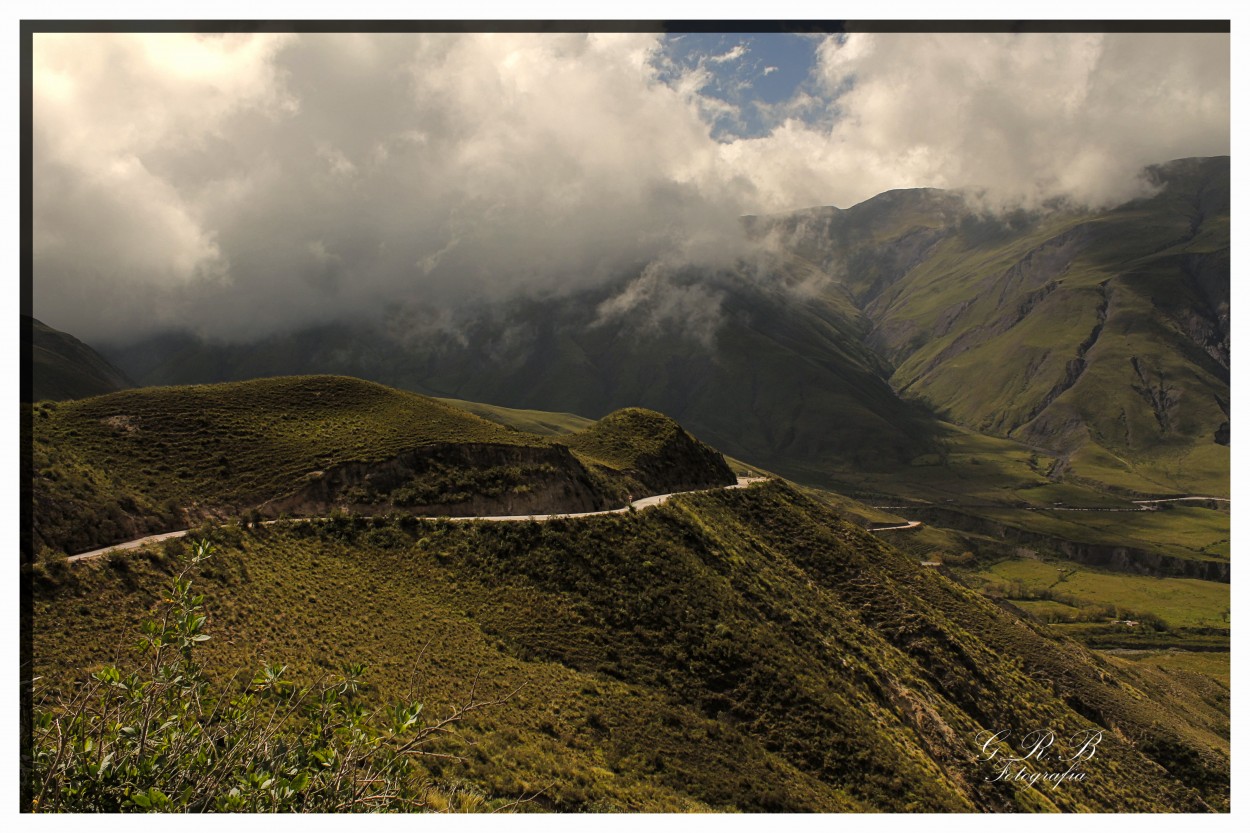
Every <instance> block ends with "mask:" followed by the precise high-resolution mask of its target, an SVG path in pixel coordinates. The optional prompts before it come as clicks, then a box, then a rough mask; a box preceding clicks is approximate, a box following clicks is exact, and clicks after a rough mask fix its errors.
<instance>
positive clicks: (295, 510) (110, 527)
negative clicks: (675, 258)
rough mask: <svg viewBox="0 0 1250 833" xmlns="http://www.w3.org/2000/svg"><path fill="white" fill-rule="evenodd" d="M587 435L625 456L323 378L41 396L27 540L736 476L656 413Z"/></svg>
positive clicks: (562, 502) (87, 543)
mask: <svg viewBox="0 0 1250 833" xmlns="http://www.w3.org/2000/svg"><path fill="white" fill-rule="evenodd" d="M652 434H653V435H654V436H652ZM585 437H588V438H591V441H590V445H589V446H588V448H591V447H593V448H597V447H598V446H595V445H594V438H599V440H600V441H601V442H603V441H604V438H611V440H612V442H615V443H617V444H619V445H618V446H617V447H619V448H622V449H633V450H634V452H635V453H634V454H633V455H632V456H631V455H625V456H620V457H613V458H611V459H599V458H595V459H590V458H587V459H586V461H585V462H583V460H582V459H580V458H579V457H578V456H577V455H576V454H575V453H574V452H573V451H570V449H569V445H570V444H574V443H573V440H572V439H567V440H564V441H563V442H557V441H555V440H552V439H548V438H545V437H540V436H538V435H535V434H527V433H525V432H522V431H517V430H515V429H512V428H508V427H505V426H502V425H500V424H498V423H496V422H491V421H489V420H486V419H483V418H481V417H478V416H476V415H474V414H470V413H468V412H467V411H464V410H461V409H459V408H455V407H452V406H451V405H448V404H446V403H444V402H440V401H437V400H434V399H430V398H428V397H425V396H420V395H417V394H413V393H408V392H405V391H399V390H395V389H392V388H387V387H384V386H382V385H378V384H374V383H372V382H365V381H361V380H359V379H351V378H347V377H336V376H309V377H283V378H275V379H259V380H254V381H251V382H240V383H227V384H219V385H199V386H186V387H168V388H144V389H139V390H133V391H124V392H120V393H115V394H110V395H108V396H100V397H95V398H92V399H89V400H82V401H75V402H64V403H41V404H40V405H38V406H36V407H35V409H34V419H33V451H34V455H33V462H34V469H35V478H34V484H33V493H34V506H35V518H34V520H35V529H34V532H35V536H34V544H35V546H36V547H40V546H43V547H48V548H50V549H52V550H53V551H61V552H78V551H82V550H87V549H91V548H92V547H96V546H100V545H105V544H111V543H116V542H119V541H124V540H128V539H130V538H135V537H139V536H141V535H143V534H146V533H149V532H155V531H164V530H168V529H177V528H185V527H186V526H188V525H190V524H193V523H196V522H198V521H199V520H201V519H203V518H207V517H219V518H220V517H229V516H238V515H240V514H243V513H245V512H251V513H256V514H259V515H260V516H263V517H277V516H279V515H282V514H292V515H305V516H310V515H311V516H315V515H325V514H328V513H330V512H331V511H333V510H335V509H343V510H348V511H353V512H356V513H359V514H372V513H378V514H381V513H386V512H394V511H398V512H404V513H408V514H418V515H421V514H428V515H509V514H530V513H551V512H584V511H594V510H600V509H605V508H609V507H612V506H620V505H622V504H623V503H624V500H625V497H626V495H627V494H630V493H632V494H633V495H634V496H635V497H641V496H644V495H647V494H655V493H659V492H665V491H674V490H676V489H678V488H682V489H684V488H702V487H707V486H712V485H717V484H722V483H732V482H733V479H734V478H733V475H732V473H731V472H730V471H729V469H728V468H727V467H726V466H725V463H724V461H723V460H722V459H721V458H720V455H719V454H717V453H716V452H715V451H712V450H711V449H709V448H707V447H706V446H703V445H702V444H700V443H699V442H698V441H696V440H694V439H693V438H692V437H690V436H689V435H688V434H686V433H685V431H683V430H682V429H681V427H680V426H678V425H677V424H676V423H674V422H673V421H672V420H669V419H668V418H667V417H664V416H663V415H660V414H648V415H647V418H646V419H644V420H642V421H637V420H631V419H630V418H629V417H628V416H614V417H610V418H609V419H608V420H605V422H604V424H602V425H592V426H591V428H590V429H589V432H588V433H587V434H586V435H585ZM573 439H582V440H584V439H585V438H582V437H576V436H575V437H574V438H573Z"/></svg>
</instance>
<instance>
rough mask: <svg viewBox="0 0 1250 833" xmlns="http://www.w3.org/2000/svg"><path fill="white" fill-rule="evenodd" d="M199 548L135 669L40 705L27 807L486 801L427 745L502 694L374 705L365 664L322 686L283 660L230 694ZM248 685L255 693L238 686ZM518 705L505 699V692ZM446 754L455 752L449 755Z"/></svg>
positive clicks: (449, 805)
mask: <svg viewBox="0 0 1250 833" xmlns="http://www.w3.org/2000/svg"><path fill="white" fill-rule="evenodd" d="M212 549H213V547H212V544H211V543H210V542H208V541H204V540H201V541H199V542H197V543H195V544H194V545H193V546H192V548H191V554H190V556H189V559H188V562H187V563H186V565H185V566H184V568H183V569H182V570H181V572H179V573H178V575H177V576H176V577H175V578H174V580H173V584H172V586H171V588H170V591H169V595H168V597H166V598H165V599H164V601H163V604H162V606H161V608H160V609H158V613H157V615H156V617H155V618H152V619H150V620H148V621H146V622H145V623H144V625H143V627H142V632H143V639H142V642H141V645H140V650H141V652H142V654H143V656H144V661H143V663H142V664H141V665H140V667H139V668H137V669H136V670H130V671H125V670H122V669H121V668H119V667H117V666H112V665H110V666H106V667H104V668H102V669H100V670H98V671H96V672H95V673H94V674H92V675H91V676H90V679H89V680H88V681H86V683H85V684H84V685H82V686H81V687H80V688H78V689H77V691H76V692H75V693H74V695H73V696H72V697H71V698H70V699H69V700H64V699H55V700H54V701H53V702H51V703H48V702H46V701H47V699H49V698H47V697H45V698H44V700H45V702H40V703H37V705H36V706H35V707H34V709H33V720H32V726H31V735H30V740H29V746H28V748H27V749H25V750H23V751H24V752H25V754H24V755H23V770H24V771H23V783H22V788H23V796H22V803H23V807H24V808H26V809H29V810H32V811H39V812H45V811H56V812H128V811H228V812H240V811H251V812H255V811H272V812H345V811H346V812H360V811H395V810H399V811H415V810H424V809H431V808H437V809H449V810H460V811H463V810H473V809H478V808H489V807H493V806H497V805H498V803H499V802H487V801H485V800H484V799H483V798H482V797H481V796H480V795H477V794H474V793H471V792H466V791H464V790H461V789H455V790H452V791H450V792H448V791H444V790H440V789H438V788H437V787H436V786H435V785H434V784H433V783H432V781H431V779H430V776H429V773H428V771H427V770H426V769H425V768H424V767H423V765H422V764H421V759H422V757H423V756H425V755H427V754H433V753H430V752H429V751H428V750H427V749H426V746H427V744H429V743H430V742H431V741H433V740H434V739H436V738H439V737H443V736H445V735H448V734H450V733H451V732H452V730H453V728H454V724H455V723H457V722H459V721H460V720H461V719H462V718H463V717H464V716H465V715H466V714H468V713H469V712H471V711H474V710H477V709H480V708H482V707H485V706H488V705H493V704H496V703H499V702H502V700H495V701H479V700H477V699H476V698H475V697H474V696H473V695H472V694H471V695H470V697H469V698H468V700H467V701H466V702H464V703H461V704H458V705H456V706H454V707H453V708H452V709H451V710H450V713H449V714H448V715H447V716H446V717H443V718H441V719H436V720H430V719H427V718H426V717H425V715H424V712H423V708H422V705H421V704H420V703H418V702H409V701H399V702H394V703H391V704H389V705H387V706H385V707H383V708H379V709H376V710H371V709H369V708H367V707H366V705H365V703H364V702H363V701H362V699H361V698H360V693H361V692H362V691H363V690H364V684H363V682H362V677H363V675H364V672H365V668H364V666H363V665H361V664H349V665H346V666H344V667H343V669H342V673H341V674H340V675H337V676H335V677H332V678H326V679H323V680H321V681H319V682H318V683H317V684H315V685H311V686H300V685H297V684H295V683H294V682H292V681H290V680H288V679H287V676H286V673H285V672H286V669H285V666H280V665H269V666H267V667H265V668H263V669H261V670H260V671H259V672H258V673H256V674H254V675H250V676H245V677H243V676H241V675H238V674H236V675H235V678H234V679H233V680H232V681H231V684H230V685H228V686H226V688H227V689H229V688H234V689H236V690H234V691H230V690H222V689H221V688H219V687H218V686H215V685H214V684H213V683H212V682H211V681H210V680H209V678H208V677H207V676H206V674H205V673H204V670H203V669H202V668H201V667H200V665H199V664H198V662H197V661H196V649H197V648H198V647H199V646H200V645H202V644H203V643H204V642H205V641H207V640H208V639H209V638H210V637H209V635H208V634H207V633H204V631H203V627H204V623H205V621H206V619H207V617H206V615H205V614H204V613H203V604H204V596H203V595H197V594H195V593H194V592H193V591H192V582H191V580H190V579H189V578H188V575H189V573H190V572H191V570H192V569H193V568H194V567H196V566H197V565H199V564H200V563H202V562H203V561H204V560H206V559H207V558H208V557H209V556H210V554H211V552H212ZM239 679H246V680H247V684H246V685H245V686H242V687H240V686H237V685H235V683H236V682H237V681H238V680H239ZM505 699H506V698H505ZM438 757H448V756H446V755H440V756H438Z"/></svg>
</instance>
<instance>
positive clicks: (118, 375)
mask: <svg viewBox="0 0 1250 833" xmlns="http://www.w3.org/2000/svg"><path fill="white" fill-rule="evenodd" d="M22 334H23V338H24V339H25V340H26V343H27V344H30V345H31V359H32V363H33V366H32V367H31V368H30V372H31V398H32V401H34V402H39V401H42V400H45V399H51V400H60V399H82V398H83V397H87V396H97V395H99V394H101V393H112V392H113V391H117V390H124V389H125V388H132V387H134V386H135V385H134V382H132V381H130V379H129V378H127V377H126V374H125V373H122V372H121V371H120V370H118V369H117V368H115V367H113V365H111V364H109V363H108V361H107V360H106V359H105V358H104V357H103V356H101V355H100V354H99V353H97V352H96V351H95V350H92V349H91V348H90V347H88V346H87V345H85V344H83V343H82V342H81V341H79V340H78V339H76V338H74V337H73V336H72V335H70V334H69V333H63V332H61V331H60V330H54V329H52V328H51V327H49V326H48V325H47V324H44V323H43V322H42V321H39V320H38V319H35V318H31V317H30V316H28V315H23V316H22Z"/></svg>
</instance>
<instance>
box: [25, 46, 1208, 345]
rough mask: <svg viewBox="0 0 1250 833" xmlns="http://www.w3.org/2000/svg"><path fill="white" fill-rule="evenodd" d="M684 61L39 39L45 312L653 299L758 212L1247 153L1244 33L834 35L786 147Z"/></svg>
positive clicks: (1030, 198)
mask: <svg viewBox="0 0 1250 833" xmlns="http://www.w3.org/2000/svg"><path fill="white" fill-rule="evenodd" d="M662 47H663V40H662V38H661V37H660V36H658V35H652V34H641V35H606V34H605V35H595V34H591V35H583V34H542V35H504V34H477V35H445V34H432V35H416V34H372V35H363V34H354V35H315V34H298V35H295V34H281V35H228V36H221V35H203V36H199V35H187V34H149V35H120V34H116V35H105V34H75V35H49V34H38V35H36V36H35V49H34V60H35V75H34V141H35V145H34V151H35V152H34V204H33V211H34V239H35V251H34V254H35V280H34V299H33V300H34V311H35V314H36V316H37V317H40V318H42V319H44V320H45V321H47V322H48V323H49V324H52V325H53V326H56V327H59V328H61V329H65V330H68V331H70V332H72V333H74V334H75V335H78V336H79V337H81V338H85V339H88V340H101V341H109V342H114V343H117V342H124V341H127V340H130V339H133V338H138V337H141V336H144V335H147V334H150V333H151V332H154V331H157V330H162V329H168V328H188V329H191V330H194V331H197V332H199V333H201V334H204V335H209V336H216V337H224V338H231V339H234V338H251V337H256V336H259V335H263V334H266V333H269V332H273V331H278V330H282V329H285V328H290V327H295V326H301V325H305V324H311V323H316V322H321V321H326V320H332V319H338V318H342V317H345V316H353V315H373V314H377V313H381V312H383V311H388V310H389V311H391V312H392V313H393V312H394V310H396V309H401V310H402V309H405V308H411V309H414V310H421V309H437V308H445V307H448V306H455V305H457V304H462V303H466V302H476V301H481V300H491V299H496V298H501V297H506V296H508V295H511V294H514V293H518V292H541V293H550V292H561V291H566V290H570V289H576V288H580V287H586V286H591V285H599V284H602V283H605V282H607V281H615V280H618V279H620V278H621V277H623V276H624V277H628V276H629V275H634V276H638V280H637V281H635V282H634V283H632V284H630V287H631V290H630V291H632V292H633V293H634V295H636V296H638V295H640V293H641V295H645V296H646V299H650V300H649V302H650V303H651V304H652V305H654V304H655V303H656V299H659V298H662V297H668V296H672V295H674V291H673V290H672V289H671V288H669V289H666V288H665V287H664V286H662V285H661V284H662V281H661V279H660V278H659V277H657V275H661V274H662V270H657V268H656V267H655V266H654V265H653V264H657V263H660V264H674V263H676V264H689V265H701V264H702V265H708V266H711V267H714V268H721V267H723V266H725V265H727V264H728V263H730V262H732V261H733V260H734V259H735V258H738V257H740V256H742V255H744V254H745V253H746V251H747V249H746V247H747V243H746V241H745V240H744V239H743V237H742V231H741V225H740V223H739V220H738V218H739V217H740V216H741V215H743V214H747V213H761V212H769V211H778V210H785V209H789V208H798V207H803V206H808V205H816V204H834V205H841V206H847V205H850V204H853V203H855V202H858V201H860V200H863V199H866V198H868V197H870V196H872V195H873V194H875V193H878V192H880V191H883V190H887V189H890V188H899V187H916V186H938V187H951V188H954V187H958V188H969V189H971V190H972V191H973V192H974V193H975V194H976V195H978V196H979V197H980V198H981V199H983V200H984V201H985V203H986V204H988V205H1019V204H1026V205H1034V204H1037V203H1039V202H1040V201H1043V200H1046V199H1051V198H1054V197H1066V198H1068V199H1070V200H1074V201H1077V202H1081V203H1087V204H1099V205H1101V204H1107V203H1110V202H1114V201H1118V200H1121V199H1124V198H1126V197H1128V196H1132V195H1133V194H1134V193H1138V192H1140V190H1141V189H1142V188H1143V187H1144V186H1143V184H1142V183H1141V182H1139V181H1137V180H1136V179H1135V176H1136V173H1137V172H1138V171H1139V170H1140V168H1141V167H1142V166H1144V165H1147V164H1151V163H1156V162H1162V161H1166V160H1167V159H1171V158H1175V157H1178V156H1192V155H1210V154H1219V153H1227V152H1228V143H1229V138H1228V134H1229V56H1228V52H1229V41H1228V37H1227V36H1226V35H1185V36H1179V35H1048V36H1042V35H1038V36H1032V35H1006V34H1003V35H991V34H984V35H958V36H956V35H852V36H849V37H842V36H838V37H833V36H831V37H829V38H827V39H825V40H824V42H823V43H822V44H821V45H820V48H819V49H818V50H817V61H816V63H815V64H814V65H813V66H812V68H811V75H810V78H809V81H808V82H807V83H805V84H804V85H803V86H802V87H801V88H800V90H799V91H798V92H797V93H796V95H795V96H794V98H793V100H791V101H789V102H786V103H785V104H784V106H781V107H776V108H773V111H772V112H774V113H775V114H776V122H775V124H774V125H773V126H772V129H771V131H770V132H768V133H767V134H766V135H763V136H760V137H755V138H737V139H731V140H728V141H725V140H718V139H717V138H715V137H714V136H713V134H712V131H711V129H710V127H709V124H708V115H707V114H708V113H709V112H713V111H722V110H723V109H724V107H726V106H732V105H726V104H724V103H723V102H711V101H710V100H709V98H708V97H707V96H706V95H705V93H704V91H703V85H704V83H705V81H706V75H705V73H706V69H700V70H699V71H698V72H691V73H690V74H688V75H686V76H680V75H679V76H677V77H675V78H674V77H671V73H670V75H669V76H665V77H664V78H661V74H660V72H659V70H658V69H657V65H658V64H659V63H660V61H659V60H658V58H659V56H660V54H661V51H662ZM740 54H741V53H739V55H735V56H734V57H735V59H736V58H737V57H739V56H740ZM718 57H719V58H720V59H722V63H730V62H729V61H728V59H726V58H725V56H724V55H721V56H709V61H708V62H707V63H706V65H715V64H716V61H717V59H718ZM649 265H652V266H651V268H650V269H648V266H649ZM643 290H645V291H643ZM692 293H694V294H692ZM676 295H677V297H678V299H679V300H680V301H681V302H682V304H679V305H678V306H682V305H685V306H687V307H689V306H694V307H699V306H700V304H699V303H697V302H698V301H699V299H701V298H703V296H701V295H698V294H697V292H696V291H695V290H692V289H683V290H682V291H681V292H677V293H676ZM708 299H709V303H710V302H711V301H713V300H714V297H713V296H710V295H709V296H708ZM633 300H634V301H636V300H637V299H636V298H635V299H633ZM630 302H631V299H629V298H626V299H622V300H621V301H619V302H616V303H612V302H608V304H607V305H606V306H605V307H604V308H603V309H602V310H601V311H600V312H601V314H602V315H613V314H616V313H617V312H618V311H619V310H621V309H624V308H625V307H626V306H628V305H629V303H630ZM700 314H703V313H700Z"/></svg>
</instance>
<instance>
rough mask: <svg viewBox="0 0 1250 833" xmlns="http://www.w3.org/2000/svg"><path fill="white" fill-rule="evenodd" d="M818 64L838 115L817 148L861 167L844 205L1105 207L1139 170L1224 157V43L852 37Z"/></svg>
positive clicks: (1133, 187)
mask: <svg viewBox="0 0 1250 833" xmlns="http://www.w3.org/2000/svg"><path fill="white" fill-rule="evenodd" d="M818 54H819V66H818V77H819V82H820V88H821V90H822V91H823V92H824V93H825V94H826V95H828V96H830V98H831V99H832V100H833V102H834V106H833V107H832V108H829V114H830V117H831V119H830V123H829V124H828V126H827V130H825V131H823V132H822V134H821V136H820V138H821V141H820V142H819V143H818V144H820V145H821V146H822V147H823V148H824V154H822V155H823V156H824V157H825V158H827V159H829V161H830V163H831V164H833V165H835V166H836V167H841V168H845V167H846V166H845V164H839V161H840V160H845V159H846V158H855V159H858V160H859V163H860V166H861V169H862V173H861V175H860V176H859V177H856V178H854V179H852V180H851V182H849V183H848V185H850V186H852V187H856V190H855V192H854V193H853V194H852V195H851V196H850V199H863V198H865V197H868V196H871V195H872V194H874V193H876V192H878V191H880V190H883V189H885V188H891V187H907V186H919V185H923V186H935V187H945V188H964V189H968V190H970V191H973V192H982V193H983V194H984V196H985V197H986V198H987V199H988V200H989V201H990V202H991V203H994V204H999V205H1008V204H1026V205H1033V204H1037V203H1040V202H1042V201H1044V200H1047V199H1050V198H1053V197H1057V196H1062V197H1067V198H1069V199H1072V200H1074V201H1076V202H1078V203H1083V204H1088V205H1094V206H1106V205H1110V204H1114V203H1117V202H1119V201H1122V200H1124V199H1127V198H1129V197H1131V196H1133V195H1134V194H1135V193H1136V192H1139V191H1140V188H1141V184H1140V183H1139V182H1136V181H1135V176H1136V174H1137V173H1138V171H1140V169H1141V168H1142V167H1144V166H1145V165H1148V164H1152V163H1157V162H1162V161H1166V160H1169V159H1172V158H1176V157H1180V156H1206V155H1216V154H1225V153H1228V152H1229V78H1230V72H1229V39H1228V36H1227V35H1209V34H1198V35H1181V34H1177V35H1173V34H1060V35H1046V34H1019V35H1012V34H960V35H947V34H944V35H936V34H909V35H891V36H887V35H877V34H867V35H863V34H855V35H849V36H846V37H845V38H833V37H831V38H828V39H827V40H826V41H825V42H824V43H823V44H822V46H821V48H820V50H819V53H818ZM792 129H794V131H795V132H796V133H803V132H805V131H806V130H808V129H810V128H792Z"/></svg>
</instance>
